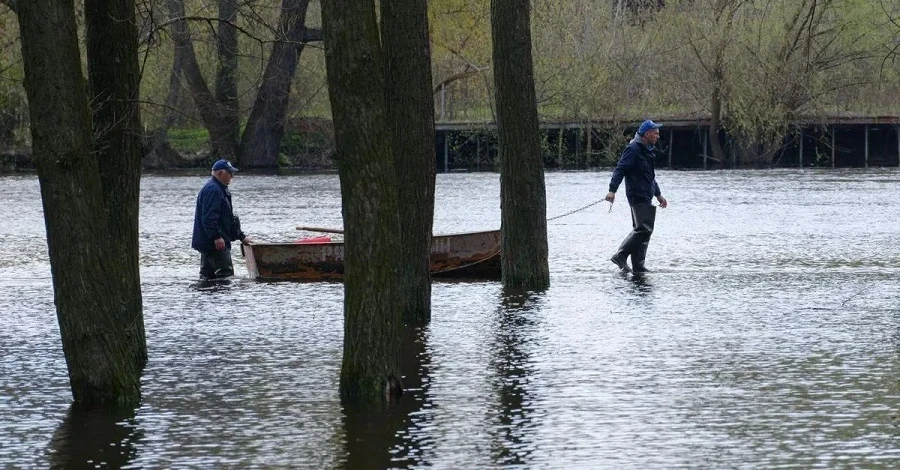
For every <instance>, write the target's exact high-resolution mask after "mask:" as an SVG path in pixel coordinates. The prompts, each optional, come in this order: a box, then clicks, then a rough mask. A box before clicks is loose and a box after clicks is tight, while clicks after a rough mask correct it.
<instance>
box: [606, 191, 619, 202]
mask: <svg viewBox="0 0 900 470" xmlns="http://www.w3.org/2000/svg"><path fill="white" fill-rule="evenodd" d="M603 199H606V200H607V201H609V202H610V203H613V202H616V193H614V192H608V193H606V197H605V198H603Z"/></svg>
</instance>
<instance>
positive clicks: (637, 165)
mask: <svg viewBox="0 0 900 470" xmlns="http://www.w3.org/2000/svg"><path fill="white" fill-rule="evenodd" d="M623 178H624V179H625V195H626V196H627V197H628V203H629V204H632V205H633V204H638V203H649V202H650V201H651V200H652V199H653V197H654V196H659V195H660V194H661V193H660V192H659V185H658V184H656V169H655V163H654V156H653V151H652V149H650V148H648V147H647V145H646V144H644V142H642V141H641V139H640V138H637V137H636V138H635V139H633V140H632V141H631V142H630V143H629V144H628V146H627V147H625V150H624V151H623V152H622V156H621V157H620V158H619V164H618V165H616V169H615V170H613V174H612V179H611V180H610V181H609V191H610V192H612V193H614V192H616V191H617V190H618V189H619V185H620V184H622V179H623Z"/></svg>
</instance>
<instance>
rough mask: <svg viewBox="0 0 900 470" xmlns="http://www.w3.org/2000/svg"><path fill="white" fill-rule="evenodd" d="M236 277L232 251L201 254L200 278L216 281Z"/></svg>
mask: <svg viewBox="0 0 900 470" xmlns="http://www.w3.org/2000/svg"><path fill="white" fill-rule="evenodd" d="M233 275H234V265H233V264H232V263H231V249H230V248H226V249H224V250H222V251H219V250H212V251H206V252H202V253H200V278H201V279H216V278H221V277H228V276H233Z"/></svg>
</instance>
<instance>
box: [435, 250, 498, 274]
mask: <svg viewBox="0 0 900 470" xmlns="http://www.w3.org/2000/svg"><path fill="white" fill-rule="evenodd" d="M500 251H502V250H497V251H495V252H493V253H491V254H490V255H488V256H486V257H484V258H481V259H479V260H477V261H473V262H471V263H469V264H464V265H462V266H454V267H452V268H447V269H442V270H440V271H433V272H432V273H431V274H441V273H446V272H450V271H456V270H458V269H465V268H468V267H469V266H475V265H476V264H478V263H483V262H485V261H487V260H489V259H491V258H493V257H494V256H497V255H499V254H500Z"/></svg>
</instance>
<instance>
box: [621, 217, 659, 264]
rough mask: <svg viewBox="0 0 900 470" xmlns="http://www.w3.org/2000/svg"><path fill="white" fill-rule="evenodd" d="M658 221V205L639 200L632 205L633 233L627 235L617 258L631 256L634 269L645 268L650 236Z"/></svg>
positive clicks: (623, 258) (622, 258)
mask: <svg viewBox="0 0 900 470" xmlns="http://www.w3.org/2000/svg"><path fill="white" fill-rule="evenodd" d="M655 221H656V206H654V205H653V204H651V203H649V202H639V203H637V204H633V205H632V206H631V226H632V230H631V233H629V234H628V236H627V237H625V240H623V241H622V244H621V245H619V249H618V251H616V254H615V255H614V256H615V258H616V259H620V260H625V259H626V258H627V257H628V256H631V266H632V269H634V270H637V271H640V270H642V269H644V260H645V259H646V258H647V247H648V246H649V245H650V236H651V235H653V223H654V222H655Z"/></svg>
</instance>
